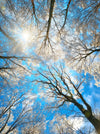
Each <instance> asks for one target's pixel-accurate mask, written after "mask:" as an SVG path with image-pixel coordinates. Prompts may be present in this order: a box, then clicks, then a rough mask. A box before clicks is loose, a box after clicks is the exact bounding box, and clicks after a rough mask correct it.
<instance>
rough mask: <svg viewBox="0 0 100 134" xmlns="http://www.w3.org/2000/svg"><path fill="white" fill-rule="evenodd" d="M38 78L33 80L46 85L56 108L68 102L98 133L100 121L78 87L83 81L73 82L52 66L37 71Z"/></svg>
mask: <svg viewBox="0 0 100 134" xmlns="http://www.w3.org/2000/svg"><path fill="white" fill-rule="evenodd" d="M38 73H39V74H40V76H41V77H40V78H38V79H37V80H35V81H36V82H37V83H41V84H42V85H46V86H47V89H48V92H49V93H50V96H51V97H55V98H56V104H57V106H56V108H59V107H60V106H63V105H64V103H66V102H69V103H72V104H73V105H74V106H76V107H77V108H78V109H79V110H80V111H81V113H82V114H83V115H84V116H85V118H86V119H87V120H88V121H89V122H90V123H91V124H92V125H93V126H94V128H95V129H96V131H97V133H98V134H99V133H100V120H99V119H97V118H96V117H95V116H94V114H93V112H92V107H91V106H90V105H89V104H88V103H87V101H86V100H85V99H84V97H83V95H82V93H81V91H80V87H81V85H82V83H83V82H84V80H82V78H81V81H80V82H79V81H78V80H77V83H75V82H73V80H72V78H71V77H70V76H69V75H68V74H67V73H66V72H65V70H64V69H63V68H62V67H61V66H60V68H57V67H54V66H52V67H51V68H49V67H48V70H47V71H44V70H41V71H38Z"/></svg>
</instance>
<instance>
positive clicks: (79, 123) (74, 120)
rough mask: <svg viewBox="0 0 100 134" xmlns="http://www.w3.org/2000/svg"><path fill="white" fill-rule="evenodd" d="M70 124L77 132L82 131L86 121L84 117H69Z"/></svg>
mask: <svg viewBox="0 0 100 134" xmlns="http://www.w3.org/2000/svg"><path fill="white" fill-rule="evenodd" d="M68 120H69V123H70V124H72V125H73V128H74V129H75V130H78V129H81V128H82V127H83V126H84V125H85V122H84V119H83V118H82V117H71V116H70V117H69V118H68Z"/></svg>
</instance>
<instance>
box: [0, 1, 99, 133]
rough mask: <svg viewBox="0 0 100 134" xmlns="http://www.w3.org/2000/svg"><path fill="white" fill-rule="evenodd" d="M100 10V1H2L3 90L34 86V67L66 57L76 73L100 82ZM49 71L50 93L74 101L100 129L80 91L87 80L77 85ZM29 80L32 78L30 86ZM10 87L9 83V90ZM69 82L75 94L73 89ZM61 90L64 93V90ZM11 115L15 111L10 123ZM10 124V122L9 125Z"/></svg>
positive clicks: (0, 72)
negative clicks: (90, 76)
mask: <svg viewBox="0 0 100 134" xmlns="http://www.w3.org/2000/svg"><path fill="white" fill-rule="evenodd" d="M99 14H100V1H99V0H41V1H39V0H29V1H27V0H16V1H14V0H13V1H12V0H3V1H1V0H0V82H1V83H0V87H1V89H0V93H1V92H2V91H4V90H5V89H7V91H8V92H7V94H9V93H10V92H11V91H15V90H16V88H15V87H16V86H17V87H18V89H22V90H23V92H25V91H26V90H25V89H26V88H27V90H28V89H29V88H31V87H30V85H31V84H30V81H31V80H30V79H32V78H33V77H32V75H33V74H34V71H35V70H34V69H37V68H38V67H37V66H38V65H40V66H42V65H43V64H41V63H45V62H48V64H49V65H50V64H51V63H52V62H53V63H54V62H55V61H58V62H59V60H64V61H65V62H66V66H68V67H70V68H71V69H73V70H76V71H77V72H81V71H84V72H85V73H87V72H88V73H90V74H91V75H92V76H94V78H95V80H96V84H97V86H99V85H100V62H99V59H100V18H99ZM34 64H35V65H34ZM43 67H44V66H43ZM59 68H60V67H59ZM52 71H54V74H53V73H52ZM47 72H48V73H47V74H49V75H47V74H46V75H47V76H46V75H44V74H43V73H40V75H42V76H43V77H44V78H45V79H47V80H48V81H49V83H48V81H44V79H42V80H41V82H42V84H43V85H44V84H47V85H50V87H49V88H50V91H53V93H54V94H55V95H56V97H57V98H58V101H59V103H61V102H62V104H63V103H65V102H66V101H68V102H70V101H71V103H72V104H73V105H76V107H77V108H79V110H80V111H81V112H82V114H83V115H84V116H85V117H86V118H87V119H88V120H89V121H90V122H91V123H92V124H93V126H94V127H95V129H97V131H99V130H98V124H100V121H99V120H97V118H95V116H94V115H93V112H92V110H91V106H90V105H89V104H88V103H87V102H86V101H85V99H84V98H83V94H82V93H80V92H79V90H78V88H79V87H80V85H81V84H82V81H81V82H80V83H79V85H76V84H75V83H73V81H72V79H71V78H70V77H69V76H68V75H67V74H66V73H65V74H66V78H65V77H62V75H58V74H59V73H60V72H59V71H58V69H57V72H56V69H54V68H52V69H51V70H50V69H49V70H48V71H47ZM61 72H62V70H61ZM45 76H46V77H45ZM49 76H51V77H52V79H50V77H49ZM28 78H29V79H28ZM66 79H67V82H68V83H66ZM27 80H29V82H28V85H27V86H26V82H27ZM52 80H53V81H52ZM60 80H61V81H60ZM37 82H40V81H39V80H38V81H37ZM43 82H44V83H43ZM45 82H46V83H45ZM50 82H51V83H50ZM60 82H61V83H60ZM69 83H70V84H69ZM52 84H53V85H52ZM7 85H10V86H9V87H10V90H9V87H8V86H7ZM64 85H65V87H66V89H67V90H65V89H64V88H65V87H63V86H64ZM70 85H71V86H73V91H75V92H76V93H74V92H73V91H72V90H71V88H70ZM22 86H23V87H22ZM31 86H32V85H31ZM35 86H36V85H35ZM76 86H79V87H78V88H76ZM12 88H13V90H12ZM36 88H37V87H36ZM60 88H62V89H63V91H60ZM20 91H21V90H19V93H20ZM65 93H68V94H67V95H66V94H65ZM54 94H53V95H54ZM0 95H1V94H0ZM51 95H52V94H50V96H51ZM74 96H75V97H76V98H75V97H74ZM66 97H67V99H66ZM4 98H5V97H4ZM79 98H80V99H79ZM78 100H80V101H78ZM5 101H6V100H5ZM12 103H13V99H12ZM12 103H11V104H12ZM83 103H84V105H83ZM62 104H60V105H62ZM84 106H85V107H84ZM7 107H9V105H7ZM57 107H59V105H58V106H57ZM9 116H10V112H9V114H8V115H7V121H8V120H9ZM87 116H88V117H87ZM93 120H95V122H93ZM97 122H98V123H97ZM96 123H97V125H96ZM5 124H6V122H5V123H4V126H5ZM20 125H21V124H20ZM30 129H31V127H29V130H30ZM33 130H34V126H33V128H32V131H33ZM39 130H40V129H39Z"/></svg>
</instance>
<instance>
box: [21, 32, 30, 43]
mask: <svg viewBox="0 0 100 134" xmlns="http://www.w3.org/2000/svg"><path fill="white" fill-rule="evenodd" d="M20 38H21V40H22V41H24V42H25V43H28V42H30V41H31V39H32V35H31V32H29V31H26V30H25V31H22V32H21V33H20Z"/></svg>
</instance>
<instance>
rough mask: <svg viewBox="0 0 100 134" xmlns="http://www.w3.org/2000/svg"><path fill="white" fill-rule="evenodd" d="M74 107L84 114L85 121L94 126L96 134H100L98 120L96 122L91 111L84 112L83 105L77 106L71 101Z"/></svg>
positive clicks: (76, 103)
mask: <svg viewBox="0 0 100 134" xmlns="http://www.w3.org/2000/svg"><path fill="white" fill-rule="evenodd" d="M73 103H74V104H75V106H76V107H77V108H78V109H79V110H80V111H81V112H82V113H83V114H84V116H85V117H86V118H87V120H88V121H89V122H90V123H91V124H92V125H93V126H94V128H95V130H96V132H97V134H100V120H98V119H97V118H96V117H95V116H94V115H93V114H92V112H91V111H89V110H86V109H85V108H84V107H83V105H81V104H79V103H78V102H77V101H76V100H74V99H73Z"/></svg>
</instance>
